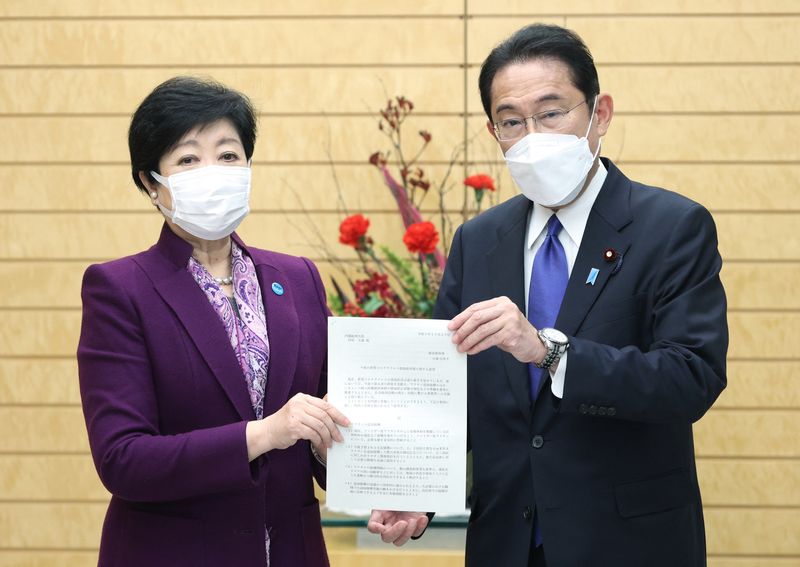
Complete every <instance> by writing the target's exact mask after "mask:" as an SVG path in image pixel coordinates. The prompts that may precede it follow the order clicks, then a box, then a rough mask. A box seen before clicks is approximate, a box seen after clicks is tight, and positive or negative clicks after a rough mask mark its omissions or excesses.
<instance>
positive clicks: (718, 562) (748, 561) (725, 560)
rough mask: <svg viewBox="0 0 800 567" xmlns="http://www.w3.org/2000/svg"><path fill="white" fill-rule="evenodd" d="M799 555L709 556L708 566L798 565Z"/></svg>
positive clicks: (754, 566) (772, 566)
mask: <svg viewBox="0 0 800 567" xmlns="http://www.w3.org/2000/svg"><path fill="white" fill-rule="evenodd" d="M797 559H798V558H797V557H765V556H761V557H752V556H745V557H730V556H724V557H714V556H713V555H712V556H710V557H709V558H708V567H797Z"/></svg>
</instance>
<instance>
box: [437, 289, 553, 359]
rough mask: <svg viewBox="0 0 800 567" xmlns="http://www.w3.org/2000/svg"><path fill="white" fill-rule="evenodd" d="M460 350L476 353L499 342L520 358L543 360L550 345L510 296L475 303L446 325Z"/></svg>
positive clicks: (506, 349)
mask: <svg viewBox="0 0 800 567" xmlns="http://www.w3.org/2000/svg"><path fill="white" fill-rule="evenodd" d="M447 328H448V329H450V330H451V331H455V334H454V335H453V342H454V343H455V344H456V345H457V346H458V351H459V352H466V353H467V354H477V353H479V352H483V351H484V350H486V349H488V348H490V347H493V346H496V347H498V348H500V349H501V350H504V351H506V352H508V353H510V354H511V355H512V356H513V357H514V358H516V359H517V360H519V361H520V362H525V363H528V362H534V361H535V362H541V361H542V360H544V357H545V355H546V354H547V348H546V347H545V346H544V345H543V344H542V341H541V340H540V339H539V336H538V334H537V331H536V329H535V328H534V327H533V325H531V323H530V321H528V319H527V318H526V317H525V315H524V314H523V313H522V312H521V311H520V310H519V308H517V306H516V304H515V303H514V302H513V301H511V300H510V299H509V298H507V297H495V298H494V299H489V300H487V301H480V302H478V303H473V304H472V305H470V306H469V307H467V308H466V309H465V310H464V311H462V312H461V313H459V314H458V315H456V316H455V317H454V318H453V320H452V321H450V323H449V324H448V325H447Z"/></svg>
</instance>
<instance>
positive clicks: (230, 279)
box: [214, 276, 233, 285]
mask: <svg viewBox="0 0 800 567" xmlns="http://www.w3.org/2000/svg"><path fill="white" fill-rule="evenodd" d="M214 281H215V282H217V285H231V284H232V283H233V276H227V277H224V278H214Z"/></svg>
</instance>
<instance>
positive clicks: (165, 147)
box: [128, 77, 256, 191]
mask: <svg viewBox="0 0 800 567" xmlns="http://www.w3.org/2000/svg"><path fill="white" fill-rule="evenodd" d="M221 119H227V120H230V122H231V123H232V124H233V127H234V128H235V129H236V132H237V133H238V134H239V138H241V140H242V146H244V153H245V157H246V158H247V159H248V160H249V159H250V158H251V157H252V156H253V148H254V147H255V143H256V115H255V111H254V110H253V105H252V104H251V103H250V99H248V98H247V97H246V96H245V95H243V94H242V93H240V92H238V91H235V90H233V89H230V88H228V87H226V86H225V85H222V84H220V83H217V82H215V81H212V80H210V79H200V78H197V77H173V78H172V79H168V80H166V81H164V82H163V83H161V84H160V85H158V86H157V87H156V88H155V89H154V90H153V92H151V93H150V94H149V95H147V97H146V98H145V99H144V100H143V101H142V104H140V105H139V108H137V109H136V112H134V114H133V118H132V119H131V126H130V129H129V130H128V150H129V151H130V154H131V174H132V175H133V182H134V183H136V186H137V187H139V189H140V190H141V191H147V188H146V187H145V186H144V184H143V183H142V181H141V179H139V172H140V171H146V172H147V175H148V176H149V175H150V172H151V171H156V172H158V173H161V172H160V171H159V168H158V163H159V161H160V160H161V158H162V157H163V156H164V154H166V153H168V152H169V151H170V150H171V149H172V148H173V147H175V145H176V144H177V143H178V142H179V141H180V139H181V138H182V137H183V136H184V135H185V134H186V133H187V132H189V131H190V130H192V129H193V128H196V127H198V126H206V125H208V124H211V123H213V122H216V121H217V120H221ZM151 177H152V176H151Z"/></svg>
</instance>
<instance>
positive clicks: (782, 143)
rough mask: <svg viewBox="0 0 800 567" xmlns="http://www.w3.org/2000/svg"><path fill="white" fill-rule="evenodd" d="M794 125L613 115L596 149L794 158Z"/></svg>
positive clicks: (643, 154)
mask: <svg viewBox="0 0 800 567" xmlns="http://www.w3.org/2000/svg"><path fill="white" fill-rule="evenodd" d="M469 127H470V132H476V133H477V132H480V131H481V130H483V131H485V130H486V118H485V117H479V116H475V117H473V118H471V119H470V123H469ZM798 130H800V116H797V115H788V116H768V115H756V116H750V115H747V116H744V115H738V116H727V115H721V116H710V115H703V116H686V115H682V116H651V115H647V116H633V115H626V116H615V117H614V119H613V122H612V124H611V128H610V130H609V133H608V136H606V137H605V138H604V139H603V148H602V154H603V156H605V157H609V158H611V159H612V160H614V161H648V162H651V161H654V162H674V161H678V162H680V161H688V162H714V161H719V162H741V161H768V162H780V161H791V162H796V161H798V159H800V142H798V140H797V137H796V136H795V132H796V131H798ZM497 152H498V153H497V154H496V155H495V156H493V159H497V158H499V157H500V154H499V150H497ZM471 159H475V158H471Z"/></svg>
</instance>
